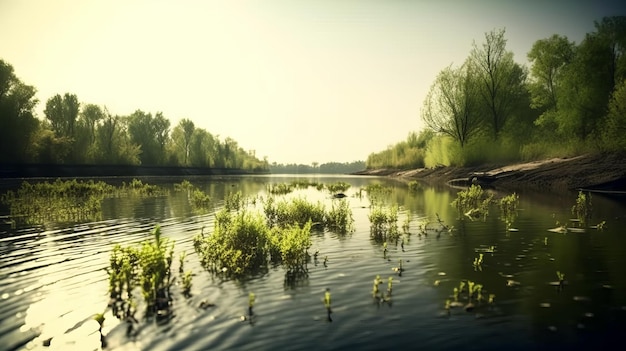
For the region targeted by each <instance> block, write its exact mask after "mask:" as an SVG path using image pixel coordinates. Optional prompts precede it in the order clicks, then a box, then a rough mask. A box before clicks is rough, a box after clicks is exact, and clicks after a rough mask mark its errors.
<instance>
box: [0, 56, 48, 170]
mask: <svg viewBox="0 0 626 351" xmlns="http://www.w3.org/2000/svg"><path fill="white" fill-rule="evenodd" d="M36 91H37V90H36V89H35V88H34V87H33V86H30V85H26V84H24V83H23V82H22V81H21V80H20V79H19V78H18V77H17V76H16V75H15V73H14V72H13V66H11V65H10V64H8V63H7V62H5V61H4V60H2V59H0V162H11V163H13V162H20V161H21V162H25V161H32V160H34V159H35V158H36V157H37V156H36V154H37V150H36V147H34V146H35V145H36V143H35V140H34V139H35V135H36V131H37V130H38V129H39V127H40V126H39V125H40V123H39V120H38V119H37V118H36V117H35V106H36V105H37V103H38V100H37V98H36V97H35V94H36Z"/></svg>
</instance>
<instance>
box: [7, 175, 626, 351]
mask: <svg viewBox="0 0 626 351" xmlns="http://www.w3.org/2000/svg"><path fill="white" fill-rule="evenodd" d="M297 178H307V179H310V180H313V181H318V182H335V181H344V182H348V183H350V184H351V185H352V187H351V188H350V189H349V190H348V191H347V192H346V194H347V195H348V197H347V200H348V201H349V202H350V207H351V209H352V211H353V216H354V219H355V228H356V230H355V232H354V233H352V234H349V235H339V234H336V233H333V232H328V231H316V232H314V233H312V240H313V246H312V248H311V251H315V250H319V251H320V257H324V256H327V257H328V264H327V266H324V265H323V264H322V261H321V260H320V261H319V262H317V264H316V263H315V262H311V263H310V264H309V266H308V268H309V276H308V278H307V279H302V280H300V281H297V282H296V283H295V284H285V280H284V278H285V270H284V269H283V268H282V267H280V266H278V267H271V268H270V269H269V271H268V272H265V273H262V274H259V275H257V276H255V277H252V278H249V279H246V280H244V281H233V280H228V279H222V278H221V277H219V276H212V275H210V274H209V273H207V272H206V271H204V270H203V268H202V267H201V265H200V263H199V260H198V257H197V255H196V254H195V252H194V251H193V245H192V238H193V236H194V235H196V234H198V233H200V231H201V229H202V228H203V227H204V228H205V229H204V230H205V233H207V232H208V233H210V232H211V231H212V230H213V220H214V218H213V217H214V215H213V214H214V211H216V210H219V208H220V207H221V206H222V200H223V199H224V196H225V195H226V194H227V193H228V192H232V191H242V192H243V193H244V194H245V195H248V196H250V197H257V199H259V201H260V199H262V198H266V197H267V196H268V194H267V193H266V192H265V186H266V184H268V183H276V182H290V181H292V180H294V179H297ZM153 180H154V179H153ZM181 180H182V178H181V179H171V178H168V179H158V180H156V182H157V183H159V184H160V185H162V186H165V187H169V188H173V183H176V182H180V181H181ZM191 181H192V182H193V183H194V184H195V185H196V186H198V187H200V188H201V189H203V190H204V191H206V192H207V193H209V194H210V195H211V196H212V198H213V199H214V202H213V207H212V209H211V210H209V211H208V212H205V213H199V212H197V211H194V209H193V208H192V206H191V205H190V203H189V200H188V198H187V195H186V194H185V193H179V192H174V191H172V192H171V193H170V195H168V196H161V197H156V198H136V197H126V198H111V199H105V200H104V202H103V206H102V208H103V213H102V215H103V216H102V220H101V221H98V222H92V223H79V224H77V223H66V224H62V223H44V224H41V225H36V226H32V227H18V228H15V229H12V228H11V227H10V226H8V225H6V224H1V225H0V253H1V256H0V299H1V300H2V304H1V305H0V349H3V350H22V349H26V350H49V349H59V350H68V349H76V350H91V349H99V348H100V339H99V333H98V330H97V328H98V327H97V323H95V322H94V321H92V317H93V315H94V314H95V313H99V312H103V311H105V310H106V307H107V304H108V294H107V288H108V280H107V273H106V272H105V268H106V267H107V266H108V264H109V262H108V261H109V254H110V250H111V248H112V247H113V245H115V244H117V243H119V244H123V245H131V244H139V243H141V242H142V241H144V240H147V239H150V231H151V230H152V229H153V228H154V226H155V225H156V224H159V225H160V226H161V229H162V235H164V236H167V237H170V238H172V239H173V240H174V241H175V252H176V253H175V263H174V264H173V273H174V274H175V275H177V272H178V266H177V265H178V263H177V262H178V260H177V258H178V256H179V254H180V252H182V251H185V252H186V253H187V259H186V262H185V269H186V270H192V271H193V273H194V277H193V287H192V297H190V298H185V297H183V296H182V294H181V293H180V289H179V287H178V285H175V286H174V287H173V289H172V292H173V297H174V301H173V311H174V317H173V318H172V319H171V320H170V321H169V322H167V323H156V322H155V321H150V320H140V323H138V324H135V325H134V327H133V331H132V333H131V334H130V336H127V334H126V331H127V327H126V325H127V324H126V323H121V322H119V321H117V320H115V318H114V317H112V316H111V315H110V314H109V315H107V320H106V321H105V328H104V332H105V333H106V334H107V338H106V340H107V343H108V345H107V349H110V350H180V349H185V350H207V349H220V350H222V349H232V350H243V349H246V350H269V349H273V350H283V349H289V350H298V349H302V350H313V349H315V350H320V349H330V350H332V349H337V350H339V349H347V348H354V349H364V350H368V349H371V350H380V349H415V348H416V347H420V348H425V349H456V348H463V349H464V350H467V349H502V348H504V347H506V348H507V349H536V348H553V347H558V348H561V347H568V348H570V349H584V348H586V347H589V346H597V345H599V344H603V343H607V342H608V341H610V340H617V338H618V336H619V333H620V332H623V330H624V327H625V326H626V276H625V275H624V274H623V271H624V267H626V255H625V253H626V252H625V249H626V239H625V238H624V235H623V228H624V225H625V224H626V223H625V222H624V221H625V219H626V217H625V215H626V211H625V210H626V206H625V205H624V203H623V202H620V201H619V199H618V200H616V199H611V198H604V197H601V196H599V195H598V196H595V195H594V197H593V199H592V203H593V218H592V222H593V223H594V224H595V223H598V222H600V221H602V220H605V221H606V227H605V229H604V230H603V231H598V230H588V231H587V232H584V233H571V232H570V233H566V234H562V233H554V232H549V231H548V229H549V228H554V227H555V223H556V221H557V220H559V221H561V222H562V223H563V222H567V221H568V219H569V218H571V216H572V215H571V212H570V209H571V206H572V205H573V204H574V201H575V199H576V194H575V193H565V194H559V195H553V194H536V193H521V194H520V206H519V207H520V210H519V216H518V218H517V219H516V221H515V223H514V225H513V226H514V228H516V229H518V231H516V232H507V231H506V229H505V224H504V222H503V221H501V220H500V218H499V209H498V208H497V206H495V205H494V206H492V208H491V211H490V215H489V216H488V218H487V219H486V221H484V222H483V221H467V220H465V221H460V220H459V216H458V213H456V210H455V209H454V208H453V207H452V206H450V202H452V200H453V199H454V198H455V196H456V192H457V191H458V190H457V189H452V188H448V187H445V186H441V187H423V188H421V189H419V190H418V191H415V192H409V191H408V189H407V186H406V184H405V183H404V182H402V181H397V180H391V179H385V178H376V177H349V176H337V177H326V176H320V177H316V176H311V175H307V176H301V177H299V176H280V175H272V176H243V177H238V176H231V177H213V178H194V179H191ZM371 183H382V184H386V185H390V186H392V187H393V188H394V190H393V192H392V193H391V194H390V195H389V196H388V197H387V198H386V201H387V203H388V204H393V203H397V204H398V205H399V206H400V209H401V211H400V216H399V221H398V225H399V227H401V225H402V223H403V221H404V219H405V217H406V215H407V213H410V214H411V217H412V221H411V223H410V232H411V233H412V234H411V235H410V237H407V238H406V240H405V243H404V250H403V249H402V248H401V246H400V245H399V244H398V245H396V244H395V243H391V244H390V245H389V257H387V258H384V257H383V250H382V245H381V244H380V243H376V242H375V241H373V240H371V238H370V225H369V220H368V214H369V211H370V209H369V205H370V202H369V200H368V198H367V196H366V195H365V193H363V196H362V197H358V196H356V194H357V193H358V192H359V189H360V188H362V187H365V186H366V185H367V184H371ZM497 195H506V194H497ZM299 196H302V197H306V198H307V199H308V200H309V201H313V202H317V201H321V202H323V203H325V204H326V205H327V206H330V204H331V203H332V201H336V200H333V199H332V198H331V196H330V194H328V193H325V192H320V191H318V190H316V189H315V188H313V187H309V188H308V189H300V190H296V191H295V192H293V193H291V194H289V195H287V196H286V198H292V197H299ZM437 215H439V216H440V218H441V219H442V220H443V221H444V222H445V223H446V224H448V225H452V226H454V230H453V231H452V232H437V231H435V230H433V229H435V228H438V225H437V222H436V216H437ZM422 221H429V222H430V224H429V228H431V229H430V230H429V231H428V235H426V236H423V235H422V236H418V234H417V233H418V232H419V226H420V223H421V222H422ZM400 230H401V229H400ZM490 246H494V247H495V251H494V252H493V253H487V254H485V256H484V263H483V264H482V267H481V268H482V269H476V268H475V267H474V266H473V264H472V262H473V261H474V259H475V258H476V257H477V256H478V253H477V252H476V251H477V249H478V250H480V249H485V248H487V247H490ZM398 260H402V261H403V268H404V269H405V271H404V272H403V274H402V276H398V274H397V273H395V272H394V271H393V270H392V268H393V267H396V266H397V265H398ZM556 271H561V272H563V273H565V275H566V280H567V285H566V286H565V288H564V289H562V290H559V289H557V288H556V287H555V286H553V285H551V284H550V283H551V282H553V281H555V280H556ZM376 275H380V276H381V278H382V279H383V280H384V281H385V282H386V281H387V278H388V277H389V276H392V277H393V278H394V286H393V295H392V300H391V304H388V303H383V304H379V303H376V302H375V301H374V300H373V299H372V297H371V289H372V282H373V279H374V277H375V276H376ZM461 280H471V281H475V282H477V283H480V284H482V285H483V286H484V289H485V291H486V294H494V295H495V299H494V303H493V304H488V303H486V302H483V303H482V304H480V305H479V306H478V307H477V308H475V309H474V310H473V311H471V312H466V311H465V310H464V309H463V308H453V309H451V310H450V313H449V314H448V313H447V312H446V310H445V309H444V305H445V301H446V300H447V299H451V296H452V292H453V288H454V287H455V286H458V285H459V283H460V281H461ZM509 281H511V282H509ZM385 287H386V285H385ZM326 288H330V289H331V293H332V305H333V314H332V319H333V320H332V322H328V321H327V319H326V311H325V308H324V304H323V302H322V299H323V296H324V291H325V289H326ZM250 291H253V292H254V293H255V294H256V296H257V302H256V305H255V317H254V318H253V320H252V321H250V320H246V321H242V320H241V316H242V315H245V314H246V313H247V303H248V292H250ZM203 301H205V302H210V303H214V304H215V307H210V308H207V309H203V308H200V307H199V306H200V304H201V302H203ZM50 338H52V339H50ZM46 340H50V346H44V341H46Z"/></svg>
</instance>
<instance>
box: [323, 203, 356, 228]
mask: <svg viewBox="0 0 626 351" xmlns="http://www.w3.org/2000/svg"><path fill="white" fill-rule="evenodd" d="M324 225H325V226H326V228H328V229H330V230H332V231H334V232H336V233H339V234H346V233H352V232H353V231H354V218H353V217H352V210H350V207H349V204H348V201H346V199H339V200H337V201H333V203H332V205H331V208H330V210H329V211H327V212H326V213H325V215H324Z"/></svg>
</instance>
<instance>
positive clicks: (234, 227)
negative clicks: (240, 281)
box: [194, 209, 311, 277]
mask: <svg viewBox="0 0 626 351" xmlns="http://www.w3.org/2000/svg"><path fill="white" fill-rule="evenodd" d="M310 231H311V222H310V221H308V222H306V223H304V225H302V226H300V225H298V224H295V223H293V224H287V225H285V226H282V227H272V228H270V227H269V226H268V225H267V223H266V222H265V220H264V218H263V217H262V216H261V215H260V214H258V213H249V212H246V211H244V210H242V211H238V212H230V211H227V210H226V209H222V210H221V211H220V212H218V213H217V214H216V221H215V230H214V232H213V234H211V235H210V236H207V237H205V236H204V235H203V234H200V235H197V236H196V237H194V247H195V249H196V251H197V252H198V254H199V255H200V257H201V261H202V264H203V266H204V267H205V268H206V269H207V270H209V271H211V272H214V273H217V272H222V273H224V274H226V275H229V276H234V277H237V276H242V275H246V274H253V273H255V272H257V271H258V270H259V269H266V268H267V264H268V263H269V261H272V262H282V263H283V265H284V266H285V267H286V268H287V271H288V272H291V271H305V270H306V262H307V260H308V254H307V250H308V248H309V247H310V246H311V239H310Z"/></svg>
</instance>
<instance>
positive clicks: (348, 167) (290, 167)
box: [270, 161, 365, 174]
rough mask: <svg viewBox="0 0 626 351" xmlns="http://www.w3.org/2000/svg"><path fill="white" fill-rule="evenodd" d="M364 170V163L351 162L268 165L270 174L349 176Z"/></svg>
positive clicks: (273, 163) (274, 163)
mask: <svg viewBox="0 0 626 351" xmlns="http://www.w3.org/2000/svg"><path fill="white" fill-rule="evenodd" d="M364 169H365V162H364V161H353V162H327V163H322V164H320V163H318V162H313V163H312V164H310V165H305V164H296V163H288V164H282V163H280V164H279V163H276V162H272V164H270V172H272V173H276V174H281V173H285V174H294V173H295V174H298V173H303V174H304V173H306V174H312V173H320V174H349V173H354V172H358V171H362V170H364Z"/></svg>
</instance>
